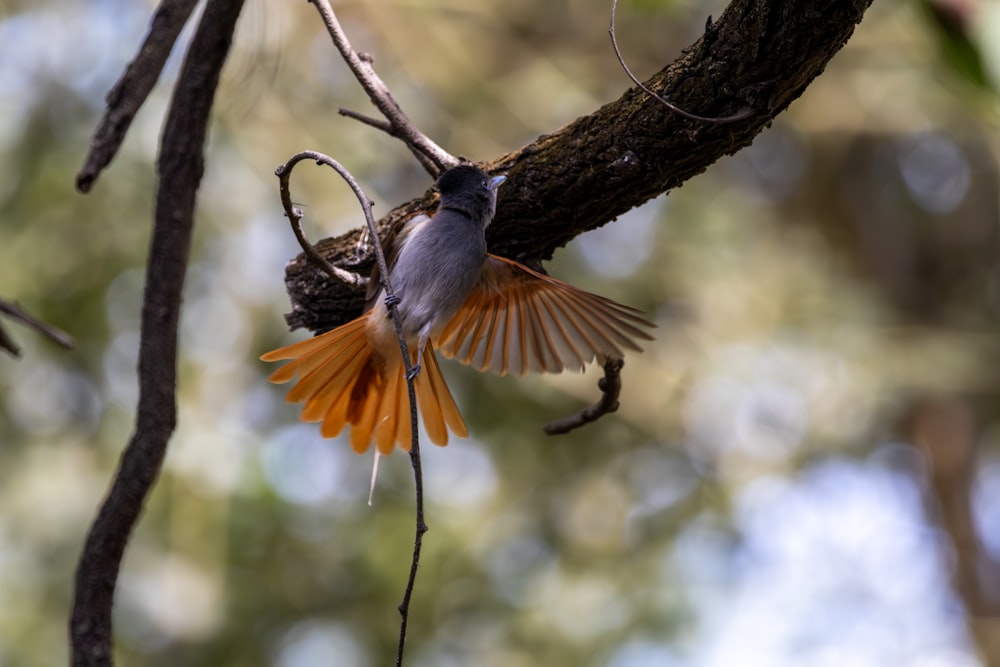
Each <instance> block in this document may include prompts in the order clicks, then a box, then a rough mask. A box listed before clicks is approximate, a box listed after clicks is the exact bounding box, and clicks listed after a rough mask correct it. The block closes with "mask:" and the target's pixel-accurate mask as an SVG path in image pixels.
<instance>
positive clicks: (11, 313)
mask: <svg viewBox="0 0 1000 667" xmlns="http://www.w3.org/2000/svg"><path fill="white" fill-rule="evenodd" d="M0 313H2V314H4V315H6V316H7V317H9V318H11V319H12V320H14V321H16V322H20V323H21V324H23V325H25V326H27V327H30V328H32V329H34V330H35V331H37V332H38V333H40V334H42V335H43V336H45V337H47V338H48V339H49V340H51V341H53V342H55V343H56V344H57V345H61V346H62V347H64V348H66V349H67V350H72V349H73V347H74V346H75V345H76V343H75V342H74V340H73V337H72V336H70V335H69V334H68V333H66V332H65V331H63V330H62V329H59V328H57V327H54V326H52V325H51V324H46V323H45V322H42V321H41V320H39V319H37V318H35V317H32V316H31V315H29V314H28V313H26V312H24V310H23V309H22V308H21V307H20V306H18V305H17V303H8V302H6V301H4V300H2V299H0ZM0 349H4V350H7V352H9V353H10V354H11V355H12V356H15V357H17V356H20V354H21V350H20V348H18V346H17V345H16V344H15V343H14V341H13V340H12V339H11V338H10V336H8V335H7V332H6V331H4V330H3V329H2V328H0Z"/></svg>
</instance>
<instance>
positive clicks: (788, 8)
mask: <svg viewBox="0 0 1000 667" xmlns="http://www.w3.org/2000/svg"><path fill="white" fill-rule="evenodd" d="M870 4H871V0H763V1H762V0H733V1H732V2H731V3H730V4H729V6H728V7H726V10H725V12H724V13H723V14H722V16H721V17H720V18H719V19H718V21H716V22H715V23H713V24H712V26H711V28H710V30H708V31H707V32H706V33H705V34H704V35H703V36H702V37H701V38H700V39H699V40H697V41H696V42H695V43H694V44H692V45H691V46H690V47H689V48H687V49H685V50H684V53H683V55H682V56H681V57H680V58H679V59H678V60H677V61H676V62H674V63H671V64H669V65H667V66H666V67H664V68H663V69H662V70H661V71H660V72H658V73H657V74H655V75H654V76H653V77H651V78H650V80H649V81H647V83H646V85H647V87H649V88H650V89H651V90H654V91H661V92H663V93H664V95H667V96H669V98H670V99H671V100H673V101H674V102H676V103H677V105H678V106H680V107H683V108H689V109H699V110H704V111H705V113H706V114H712V113H715V114H717V115H718V116H720V117H726V116H727V115H728V114H731V113H732V111H733V110H734V109H736V108H738V107H739V106H741V103H740V102H738V100H745V101H746V103H749V104H750V105H752V107H753V109H755V110H756V113H754V114H752V115H750V116H749V117H747V118H746V119H745V120H744V122H740V123H729V124H718V123H702V122H699V123H697V124H694V123H692V122H691V121H689V120H685V119H684V118H683V117H682V116H679V115H677V114H675V113H672V112H665V111H664V107H663V106H662V105H661V103H660V102H658V101H656V100H654V99H652V98H650V96H649V94H648V93H646V92H644V91H642V90H640V89H639V88H630V89H629V90H628V91H626V92H625V93H624V94H623V95H622V96H621V98H619V99H618V100H615V101H613V102H610V103H609V104H606V105H604V106H602V107H601V108H600V109H597V110H595V111H594V112H593V113H592V114H589V115H587V116H582V117H580V118H578V119H577V120H575V121H573V122H572V123H570V124H568V125H566V126H564V127H562V128H560V129H558V130H555V131H554V132H552V133H551V134H547V135H545V136H543V137H540V138H539V139H537V140H536V141H534V142H532V143H530V144H528V145H527V146H524V147H523V148H520V149H518V150H516V151H514V152H512V153H509V154H506V155H501V156H498V157H496V158H495V159H494V160H492V161H491V162H489V163H487V164H486V165H485V168H486V171H488V172H490V173H496V172H503V173H505V174H507V177H508V180H507V182H506V183H505V184H504V187H503V188H502V189H501V190H500V199H499V202H498V205H497V215H496V217H495V218H494V219H493V222H492V224H490V226H489V228H487V230H486V237H487V243H488V245H489V250H490V252H491V253H494V254H496V255H501V256H503V257H508V258H511V259H514V260H517V261H520V262H522V263H524V262H528V263H530V262H532V261H539V260H547V259H549V258H551V257H552V255H553V253H554V252H555V251H556V250H557V249H558V248H560V247H562V246H564V245H565V244H566V243H568V242H569V241H571V240H572V239H574V238H575V237H576V236H578V235H579V234H582V233H583V232H586V231H588V230H591V229H595V228H597V227H600V226H602V225H604V224H607V223H608V222H610V221H612V220H614V219H615V218H616V217H618V216H620V215H622V214H623V213H625V212H626V211H628V210H629V209H631V208H633V207H635V206H638V205H640V204H642V203H644V202H646V201H648V200H649V199H651V198H653V197H657V196H660V195H662V194H663V193H664V192H667V191H669V190H671V189H673V188H676V187H679V186H680V185H682V184H683V183H684V182H685V181H687V180H688V179H690V178H692V177H694V176H696V175H697V174H700V173H701V172H703V171H704V170H705V169H706V168H708V166H709V165H711V164H713V163H714V162H716V161H717V160H719V159H720V158H722V157H723V156H726V155H732V154H733V153H736V152H737V151H739V150H740V149H741V148H743V147H745V146H748V145H749V144H750V143H751V142H752V141H753V140H754V138H755V137H756V136H757V135H758V134H759V133H760V132H761V131H763V130H764V129H766V128H767V127H769V126H770V125H771V123H772V122H773V121H774V119H775V117H777V116H778V115H779V114H780V113H781V112H782V111H783V110H784V109H786V108H787V107H788V105H789V104H791V103H792V102H793V101H794V100H795V99H797V98H798V97H799V96H800V95H802V93H803V92H804V91H805V90H806V88H807V87H808V86H809V84H810V83H811V82H812V81H813V79H815V77H817V76H818V75H819V74H820V73H822V72H823V70H824V68H826V67H827V65H828V63H829V62H830V59H831V58H832V57H833V56H834V55H835V54H836V53H837V52H838V51H839V50H840V49H841V47H843V46H844V44H845V43H846V42H847V40H848V39H849V38H850V36H851V34H852V33H853V31H854V28H855V26H856V25H857V23H858V22H859V21H860V20H861V19H862V17H863V16H864V14H865V11H866V10H867V8H868V6H869V5H870ZM433 205H434V200H433V197H432V195H431V194H430V193H426V194H425V195H423V196H422V197H420V198H418V199H414V200H412V201H409V202H406V203H404V204H402V205H401V206H399V207H397V208H396V209H394V210H392V211H390V212H389V213H388V214H387V215H386V216H384V218H383V219H382V221H381V222H380V226H381V228H383V229H392V228H396V227H397V226H398V225H399V224H401V223H402V221H403V220H405V219H406V218H407V217H408V215H409V214H410V213H411V212H412V211H414V210H430V209H432V208H433ZM355 238H356V232H355V233H352V235H348V236H345V237H342V238H339V239H324V240H321V241H318V242H317V243H316V248H317V249H318V250H319V251H320V252H321V253H323V254H324V255H325V256H327V257H335V256H343V253H344V248H347V247H352V246H353V243H354V240H355ZM327 284H328V281H327V280H326V277H325V275H323V274H322V273H321V272H319V271H316V270H315V269H314V268H313V267H312V263H311V262H306V261H301V262H300V261H295V262H292V263H290V264H289V265H288V267H287V273H286V286H287V287H288V292H289V296H290V299H291V301H292V304H293V305H294V310H293V311H292V312H291V313H290V314H289V315H287V316H286V318H287V320H288V323H289V325H290V326H291V327H292V328H297V327H307V328H309V329H313V330H322V329H326V328H329V327H330V326H331V324H334V323H339V322H344V321H347V320H349V319H352V318H353V317H356V316H357V313H358V312H360V310H361V309H362V307H363V305H364V303H365V297H364V291H363V290H354V291H351V290H349V289H347V288H344V289H342V290H334V291H328V292H324V291H323V289H322V286H323V285H327ZM317 295H322V298H317Z"/></svg>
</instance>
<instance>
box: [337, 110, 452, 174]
mask: <svg viewBox="0 0 1000 667" xmlns="http://www.w3.org/2000/svg"><path fill="white" fill-rule="evenodd" d="M337 113H339V114H340V115H341V116H344V117H346V118H352V119H354V120H356V121H358V122H359V123H362V124H364V125H368V126H369V127H374V128H375V129H376V130H381V131H383V132H385V133H386V134H388V135H389V136H390V137H395V138H396V139H399V138H401V137H400V134H399V132H397V131H396V128H395V127H393V126H392V123H390V122H389V121H387V120H380V119H378V118H372V117H371V116H366V115H365V114H363V113H359V112H357V111H352V110H350V109H345V108H344V107H340V108H339V109H338V110H337ZM413 157H415V158H417V161H418V162H420V165H421V166H422V167H423V168H424V169H425V170H426V171H427V173H428V174H431V175H434V174H435V173H437V170H438V167H437V165H436V164H434V161H433V160H431V158H429V157H427V156H426V155H424V154H423V153H421V152H420V151H414V152H413Z"/></svg>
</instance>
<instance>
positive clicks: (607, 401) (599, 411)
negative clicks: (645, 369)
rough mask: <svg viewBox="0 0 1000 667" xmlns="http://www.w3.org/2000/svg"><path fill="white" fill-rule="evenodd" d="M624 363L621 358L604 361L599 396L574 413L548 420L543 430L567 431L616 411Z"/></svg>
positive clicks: (551, 432) (555, 432) (553, 431)
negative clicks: (593, 401) (591, 403)
mask: <svg viewBox="0 0 1000 667" xmlns="http://www.w3.org/2000/svg"><path fill="white" fill-rule="evenodd" d="M624 365H625V361H624V360H622V359H608V360H607V361H605V362H604V377H602V378H601V379H600V380H598V381H597V386H598V388H599V389H600V390H601V398H600V399H598V401H597V402H596V403H594V404H593V405H590V406H588V407H586V408H584V409H583V410H581V411H580V412H578V413H576V414H575V415H570V416H569V417H565V418H563V419H557V420H556V421H553V422H549V423H548V424H546V425H545V426H544V430H545V432H546V433H548V434H549V435H562V434H564V433H569V432H570V431H572V430H574V429H578V428H580V427H581V426H586V425H587V424H589V423H590V422H593V421H597V420H598V419H600V418H601V417H603V416H604V415H606V414H609V413H611V412H615V411H617V410H618V397H619V396H620V395H621V391H622V378H621V371H622V367H623V366H624Z"/></svg>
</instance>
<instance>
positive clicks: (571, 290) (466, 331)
mask: <svg viewBox="0 0 1000 667" xmlns="http://www.w3.org/2000/svg"><path fill="white" fill-rule="evenodd" d="M641 314H642V313H641V311H639V310H636V309H635V308H630V307H629V306H624V305H622V304H620V303H616V302H614V301H612V300H611V299H606V298H604V297H602V296H598V295H596V294H591V293H590V292H585V291H583V290H581V289H577V288H575V287H573V286H572V285H568V284H566V283H564V282H562V281H560V280H556V279H555V278H552V277H550V276H547V275H545V274H542V273H538V272H537V271H532V270H531V269H529V268H528V267H526V266H523V265H521V264H518V263H517V262H513V261H511V260H509V259H505V258H503V257H497V256H496V255H488V256H487V258H486V264H485V265H484V266H483V275H482V278H481V279H480V281H479V283H478V284H477V285H476V287H474V288H473V290H472V292H471V293H470V294H469V296H468V298H467V299H466V300H465V303H464V304H463V305H462V307H461V308H460V309H459V311H458V313H456V314H455V316H454V317H453V318H452V319H451V321H449V322H448V324H447V325H445V327H444V328H443V329H442V330H441V332H440V333H439V334H438V335H437V336H436V338H435V341H434V344H435V347H436V348H437V349H438V350H439V351H440V352H441V354H443V355H445V356H446V357H449V358H454V359H457V360H458V361H460V362H462V363H463V364H468V365H470V366H472V367H474V368H476V369H478V370H480V371H490V372H491V373H497V374H498V375H505V374H507V373H516V374H518V375H523V374H524V373H526V372H528V371H532V372H548V373H558V372H560V371H563V370H566V369H570V370H582V369H583V367H584V366H585V365H586V364H587V363H589V362H590V361H592V360H594V359H595V358H596V359H598V360H603V359H606V358H609V357H610V358H621V357H622V356H623V354H624V353H623V348H624V349H630V350H634V351H636V352H641V351H642V349H641V348H640V347H639V346H638V345H637V344H636V343H635V340H636V339H646V340H652V336H650V335H649V334H648V333H647V332H646V331H644V329H643V328H644V327H655V326H656V325H654V324H653V323H652V322H649V321H647V320H645V319H643V318H642V317H640V315H641Z"/></svg>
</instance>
